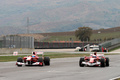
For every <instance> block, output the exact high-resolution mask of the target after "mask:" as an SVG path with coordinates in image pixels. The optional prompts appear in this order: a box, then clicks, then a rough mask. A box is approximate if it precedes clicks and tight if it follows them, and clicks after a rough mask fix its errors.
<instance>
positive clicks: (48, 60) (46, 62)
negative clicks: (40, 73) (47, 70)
mask: <svg viewBox="0 0 120 80" xmlns="http://www.w3.org/2000/svg"><path fill="white" fill-rule="evenodd" d="M44 64H45V65H46V66H49V65H50V58H49V57H44Z"/></svg>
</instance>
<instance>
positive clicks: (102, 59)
mask: <svg viewBox="0 0 120 80" xmlns="http://www.w3.org/2000/svg"><path fill="white" fill-rule="evenodd" d="M100 63H101V65H100V66H101V67H105V59H104V58H101V59H100Z"/></svg>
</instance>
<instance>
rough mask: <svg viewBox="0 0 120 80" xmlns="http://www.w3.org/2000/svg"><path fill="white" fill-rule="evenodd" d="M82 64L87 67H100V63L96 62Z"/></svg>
mask: <svg viewBox="0 0 120 80" xmlns="http://www.w3.org/2000/svg"><path fill="white" fill-rule="evenodd" d="M82 64H84V65H87V66H98V65H100V62H96V63H89V62H82Z"/></svg>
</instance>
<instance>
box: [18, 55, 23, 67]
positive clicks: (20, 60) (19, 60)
mask: <svg viewBox="0 0 120 80" xmlns="http://www.w3.org/2000/svg"><path fill="white" fill-rule="evenodd" d="M17 62H21V63H23V59H22V58H21V57H19V58H17ZM17 66H18V67H22V65H19V64H17Z"/></svg>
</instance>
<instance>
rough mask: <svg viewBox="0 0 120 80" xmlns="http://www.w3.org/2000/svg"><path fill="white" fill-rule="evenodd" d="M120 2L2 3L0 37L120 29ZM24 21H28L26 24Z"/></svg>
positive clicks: (37, 0) (52, 0) (14, 0)
mask: <svg viewBox="0 0 120 80" xmlns="http://www.w3.org/2000/svg"><path fill="white" fill-rule="evenodd" d="M119 4H120V0H69V1H67V0H12V1H11V0H2V1H1V2H0V35H6V34H18V33H19V34H21V33H27V25H28V26H29V31H30V33H48V32H66V31H74V30H76V29H77V28H78V27H83V26H88V27H91V28H93V29H94V30H95V29H100V28H104V29H106V28H112V27H117V26H120V23H119V21H120V5H119ZM27 18H28V19H29V21H27Z"/></svg>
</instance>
